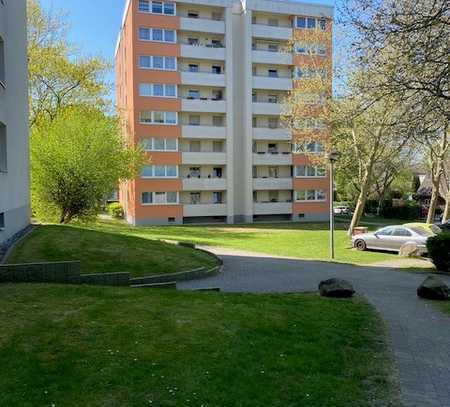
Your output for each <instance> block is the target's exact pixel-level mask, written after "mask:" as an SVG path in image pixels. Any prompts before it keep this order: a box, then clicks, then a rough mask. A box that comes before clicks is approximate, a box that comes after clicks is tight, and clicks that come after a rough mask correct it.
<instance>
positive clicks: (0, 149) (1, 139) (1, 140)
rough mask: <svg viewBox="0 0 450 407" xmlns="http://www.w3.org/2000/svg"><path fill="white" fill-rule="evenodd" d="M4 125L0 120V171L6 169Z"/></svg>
mask: <svg viewBox="0 0 450 407" xmlns="http://www.w3.org/2000/svg"><path fill="white" fill-rule="evenodd" d="M6 148H7V142H6V126H5V125H4V124H3V123H1V122H0V172H6V171H8V157H7V151H6Z"/></svg>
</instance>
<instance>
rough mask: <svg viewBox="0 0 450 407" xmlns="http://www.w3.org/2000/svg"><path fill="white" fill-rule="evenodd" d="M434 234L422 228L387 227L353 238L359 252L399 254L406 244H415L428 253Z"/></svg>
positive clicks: (354, 245)
mask: <svg viewBox="0 0 450 407" xmlns="http://www.w3.org/2000/svg"><path fill="white" fill-rule="evenodd" d="M430 236H433V233H431V232H429V231H427V230H425V229H423V228H420V227H406V226H402V225H398V226H386V227H384V228H381V229H379V230H377V231H376V232H374V233H372V232H371V233H363V234H360V235H353V236H352V243H353V247H356V248H357V249H358V250H366V249H374V250H385V251H390V252H398V251H400V248H401V247H402V246H403V245H404V244H406V243H414V244H416V245H417V247H418V248H419V249H420V251H421V252H422V253H426V252H427V245H426V243H427V240H428V238H429V237H430Z"/></svg>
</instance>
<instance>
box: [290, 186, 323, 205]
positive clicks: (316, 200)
mask: <svg viewBox="0 0 450 407" xmlns="http://www.w3.org/2000/svg"><path fill="white" fill-rule="evenodd" d="M308 191H314V199H308ZM300 192H302V193H304V194H305V199H298V193H300ZM320 192H322V193H323V195H324V199H317V197H318V195H319V193H320ZM326 200H327V193H326V191H325V190H323V189H312V188H308V189H298V190H296V191H295V202H325V201H326Z"/></svg>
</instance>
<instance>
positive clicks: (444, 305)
mask: <svg viewBox="0 0 450 407" xmlns="http://www.w3.org/2000/svg"><path fill="white" fill-rule="evenodd" d="M438 305H439V306H440V308H441V310H442V311H443V312H445V313H447V314H449V315H450V301H445V302H440V303H439V304H438Z"/></svg>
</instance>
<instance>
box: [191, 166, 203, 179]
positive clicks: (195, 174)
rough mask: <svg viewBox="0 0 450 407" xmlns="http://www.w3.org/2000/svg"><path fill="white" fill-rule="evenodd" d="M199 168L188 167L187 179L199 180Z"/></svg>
mask: <svg viewBox="0 0 450 407" xmlns="http://www.w3.org/2000/svg"><path fill="white" fill-rule="evenodd" d="M200 176H201V175H200V167H190V168H189V177H193V178H200Z"/></svg>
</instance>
